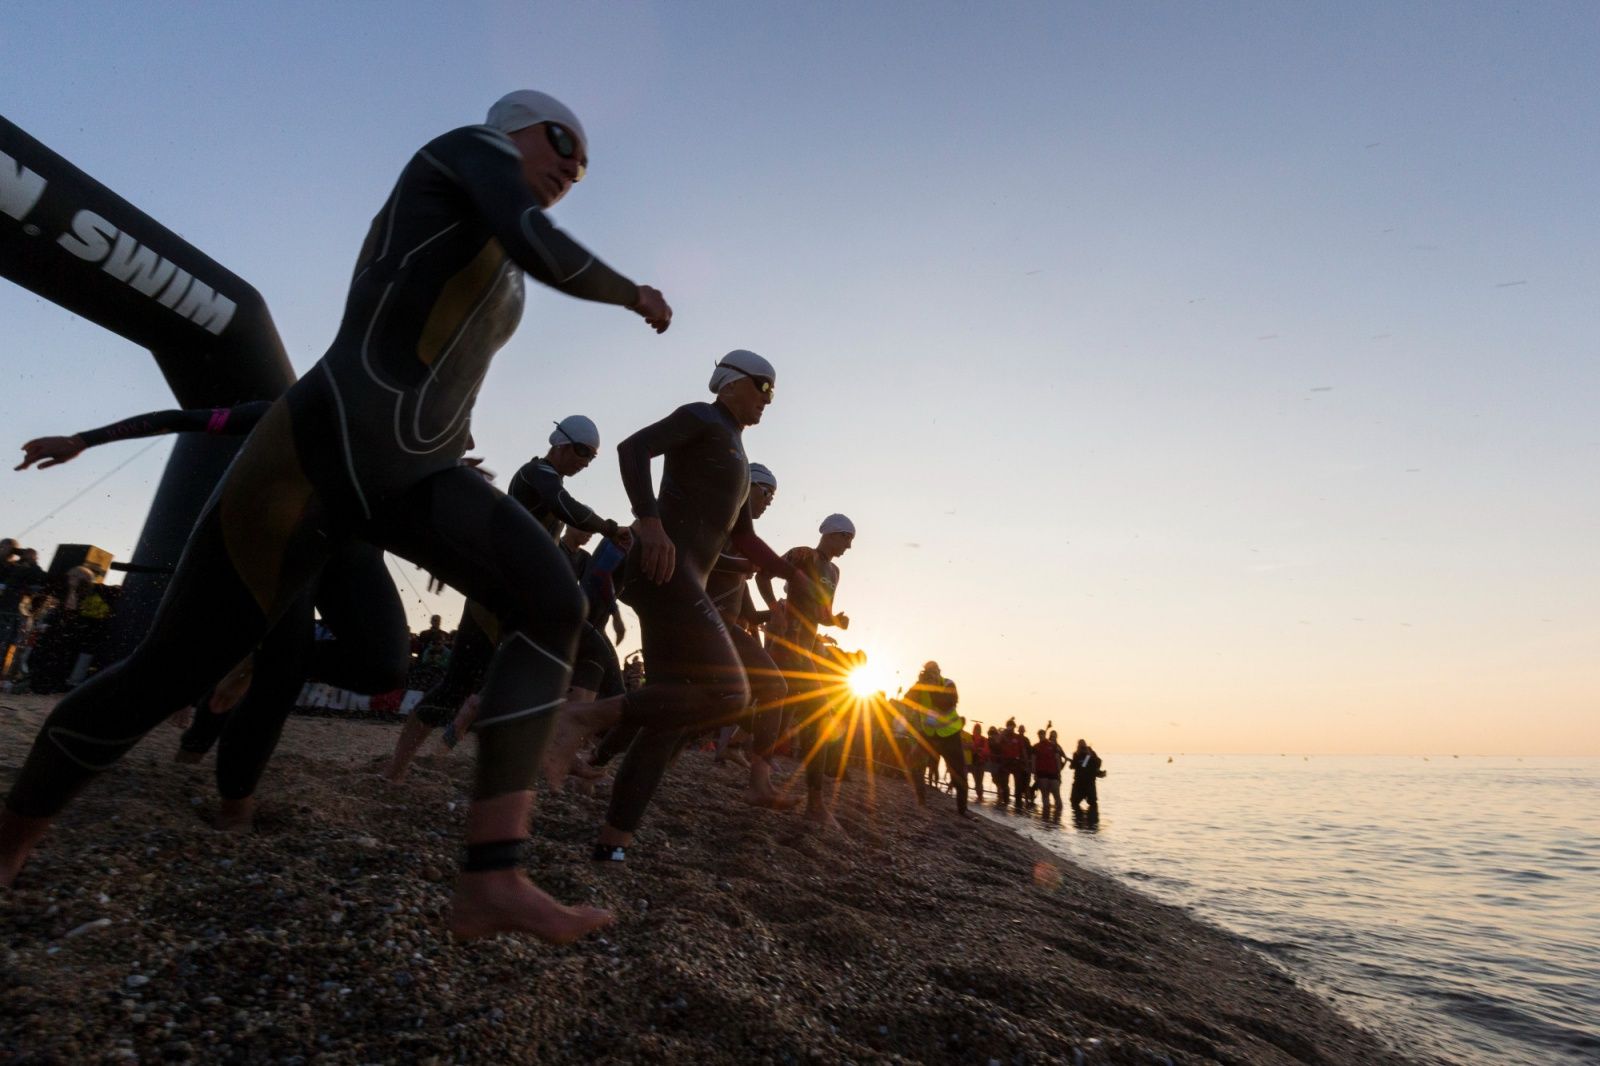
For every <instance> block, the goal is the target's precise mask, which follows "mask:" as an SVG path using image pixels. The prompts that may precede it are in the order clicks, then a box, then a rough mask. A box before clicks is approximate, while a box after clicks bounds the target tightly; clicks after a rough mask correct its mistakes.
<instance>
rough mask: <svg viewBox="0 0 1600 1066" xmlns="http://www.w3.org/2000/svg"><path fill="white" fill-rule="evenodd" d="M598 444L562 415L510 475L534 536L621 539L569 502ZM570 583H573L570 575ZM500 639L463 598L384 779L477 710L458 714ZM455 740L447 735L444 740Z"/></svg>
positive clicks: (583, 423)
mask: <svg viewBox="0 0 1600 1066" xmlns="http://www.w3.org/2000/svg"><path fill="white" fill-rule="evenodd" d="M599 448H600V431H599V429H598V428H597V427H596V426H595V424H594V422H593V421H591V420H590V419H589V418H587V417H585V416H584V415H569V416H568V417H566V418H564V419H562V420H561V421H560V422H558V423H556V428H555V429H554V430H552V431H551V432H550V450H549V451H548V452H546V453H545V454H544V455H543V456H540V457H537V458H534V459H531V460H529V461H528V462H527V463H524V464H523V465H522V467H521V468H520V469H519V470H518V471H517V472H516V474H514V475H513V476H512V478H511V484H510V495H511V498H512V499H514V500H516V501H517V502H518V503H520V504H521V505H522V506H523V507H524V508H525V509H526V510H527V512H528V514H529V515H531V516H532V517H533V519H534V520H535V521H536V522H538V523H539V525H540V526H541V527H542V532H540V533H538V534H536V536H539V537H541V538H543V539H544V540H546V541H549V542H552V543H553V542H554V540H555V539H556V538H557V537H559V536H560V534H561V528H562V525H563V524H566V525H570V526H573V527H575V528H578V529H588V530H593V531H596V532H604V533H606V534H607V535H608V536H613V537H618V536H620V537H622V538H623V539H624V540H626V539H628V534H627V533H626V532H625V531H622V530H619V529H618V527H617V523H616V522H614V521H612V520H611V519H608V518H601V517H600V516H599V515H597V514H596V513H595V512H594V510H593V509H591V508H589V507H585V506H584V505H583V504H581V503H579V502H578V501H577V500H575V499H573V498H572V495H571V494H570V493H568V492H567V490H566V486H565V484H564V480H563V479H564V478H566V476H567V475H569V474H577V473H580V472H581V471H583V470H584V468H586V467H587V466H588V465H589V464H590V463H591V462H593V461H594V457H595V455H596V453H597V452H598V451H599ZM562 558H563V559H565V556H564V555H563V556H562ZM567 572H570V570H569V571H567ZM571 583H572V585H573V586H574V587H576V585H577V581H576V579H575V578H574V579H572V581H571ZM583 628H587V622H584V623H583ZM500 637H501V628H500V624H499V622H498V621H497V620H496V618H495V615H494V612H493V611H491V610H490V609H489V608H488V607H487V606H486V605H484V604H483V603H480V602H478V601H477V600H471V599H469V600H468V601H467V603H466V604H465V605H464V606H463V608H462V611H461V621H460V623H459V624H458V625H457V626H456V639H455V644H454V646H453V647H452V649H451V652H450V664H449V665H448V666H447V667H446V668H445V673H444V676H443V677H442V678H440V679H439V681H438V683H437V684H435V685H434V686H433V687H432V688H431V689H429V690H428V692H427V693H426V694H425V695H424V696H423V697H422V700H421V702H420V703H418V704H417V708H416V710H415V711H414V712H413V713H412V714H411V717H409V718H407V719H406V722H405V724H404V725H403V726H401V728H400V735H399V736H398V737H396V738H395V742H394V754H393V756H392V757H391V759H390V761H389V767H388V769H387V770H386V771H385V775H386V776H387V777H388V778H389V780H391V781H395V782H399V781H401V780H403V779H404V778H405V775H406V771H407V770H408V769H409V768H410V766H411V760H412V759H413V758H415V757H416V753H417V751H418V750H419V749H420V748H421V747H422V744H423V743H424V742H425V741H426V740H427V738H428V734H429V733H431V732H432V731H433V730H435V729H437V728H439V727H441V726H448V725H452V724H453V725H455V727H456V728H455V729H454V730H453V731H452V732H453V733H455V734H459V732H460V731H461V730H464V729H466V728H467V727H468V726H469V725H471V724H473V723H475V722H476V720H477V718H478V715H479V714H481V713H482V701H481V700H480V701H479V702H478V704H477V711H476V712H475V713H469V714H466V715H464V716H462V715H458V712H459V711H460V710H461V707H462V704H463V703H464V702H465V701H466V700H467V698H468V697H470V696H471V695H472V694H473V693H474V692H477V691H478V690H479V688H481V687H482V685H483V682H484V677H485V676H486V674H487V672H488V669H489V664H490V662H491V661H492V660H493V658H494V653H495V648H496V647H497V646H498V645H499V643H500ZM593 695H594V694H593V693H592V692H591V693H589V695H588V697H586V698H593ZM454 739H455V737H454V736H452V738H451V740H450V742H451V743H453V742H454Z"/></svg>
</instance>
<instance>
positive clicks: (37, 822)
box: [0, 811, 50, 888]
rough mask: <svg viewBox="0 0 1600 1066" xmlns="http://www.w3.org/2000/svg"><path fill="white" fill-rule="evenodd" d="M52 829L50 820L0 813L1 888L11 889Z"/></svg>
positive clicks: (8, 812)
mask: <svg viewBox="0 0 1600 1066" xmlns="http://www.w3.org/2000/svg"><path fill="white" fill-rule="evenodd" d="M49 828H50V819H48V818H24V817H22V816H21V815H20V814H12V813H11V812H10V811H0V888H10V887H11V885H12V884H13V883H14V882H15V881H16V879H17V874H19V873H21V872H22V867H23V865H24V864H25V863H27V861H28V856H29V855H32V854H33V847H34V845H35V844H37V843H39V838H40V837H42V836H44V833H45V830H46V829H49Z"/></svg>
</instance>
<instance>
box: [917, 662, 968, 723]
mask: <svg viewBox="0 0 1600 1066" xmlns="http://www.w3.org/2000/svg"><path fill="white" fill-rule="evenodd" d="M905 698H906V701H907V702H908V703H911V704H912V705H913V706H915V707H916V708H917V710H919V711H921V712H922V715H921V719H922V720H921V721H920V722H919V723H918V727H919V728H920V729H921V730H922V732H923V734H924V735H925V736H930V737H953V736H955V735H956V734H957V733H959V732H961V726H962V720H961V716H960V715H959V714H957V713H956V704H957V703H958V702H959V700H960V697H959V696H958V695H957V693H956V683H955V682H954V681H951V680H949V679H948V678H945V677H941V676H939V675H938V674H933V675H931V676H930V675H929V674H928V673H926V672H924V674H923V675H922V676H921V677H919V678H917V683H916V684H915V685H912V686H911V690H910V691H909V692H907V693H906V696H905Z"/></svg>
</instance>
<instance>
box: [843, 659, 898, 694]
mask: <svg viewBox="0 0 1600 1066" xmlns="http://www.w3.org/2000/svg"><path fill="white" fill-rule="evenodd" d="M892 680H893V679H892V678H890V677H889V676H888V675H887V674H886V673H885V672H884V670H883V669H882V668H880V667H877V666H874V665H873V664H872V662H871V660H870V659H869V660H868V661H867V662H865V663H863V664H861V665H860V666H858V667H856V668H855V669H854V670H851V671H850V673H849V674H848V675H846V677H845V684H847V685H849V686H850V693H851V695H853V696H858V697H860V698H862V699H866V698H867V697H868V696H876V695H877V694H878V693H880V692H886V691H888V688H889V684H890V682H891V681H892Z"/></svg>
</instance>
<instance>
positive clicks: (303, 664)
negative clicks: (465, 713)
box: [17, 400, 409, 829]
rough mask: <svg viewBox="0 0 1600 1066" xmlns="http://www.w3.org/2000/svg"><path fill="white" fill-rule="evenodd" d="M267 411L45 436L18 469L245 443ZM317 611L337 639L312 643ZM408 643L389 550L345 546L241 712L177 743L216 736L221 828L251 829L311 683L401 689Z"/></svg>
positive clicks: (290, 622) (203, 719)
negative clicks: (117, 444)
mask: <svg viewBox="0 0 1600 1066" xmlns="http://www.w3.org/2000/svg"><path fill="white" fill-rule="evenodd" d="M271 406H272V403H271V401H269V400H256V401H251V402H249V403H242V404H238V405H236V406H233V407H216V408H201V409H195V410H167V411H150V412H147V413H145V414H140V415H134V416H133V417H131V418H125V419H123V420H121V421H120V422H113V423H112V424H111V425H109V426H101V427H100V428H98V429H87V430H83V431H81V432H79V433H75V434H73V435H71V436H69V437H39V438H36V439H34V440H30V441H28V442H27V443H26V444H24V445H23V446H22V451H23V460H22V462H21V463H20V464H18V466H17V469H18V470H25V469H27V468H28V467H29V466H31V465H33V464H34V463H38V464H39V467H40V469H45V468H48V467H52V466H59V465H60V464H62V463H65V462H68V461H70V460H72V459H73V458H75V457H77V456H78V455H79V454H80V453H81V452H83V451H84V449H86V448H93V447H96V446H98V445H101V444H107V443H110V442H112V441H122V440H135V439H138V438H143V437H154V436H159V435H162V434H166V433H201V432H203V433H210V434H217V435H223V436H244V435H245V434H247V433H249V432H250V431H251V430H253V429H254V428H255V426H256V424H257V423H258V422H260V421H261V418H262V416H264V415H265V414H266V413H267V411H268V409H269V408H270V407H271ZM313 607H315V609H316V610H319V611H320V612H321V613H322V616H323V621H324V622H326V623H327V625H328V627H329V628H330V629H332V630H333V631H334V633H335V635H336V636H337V637H338V639H337V640H332V641H317V640H314V639H313V621H312V618H313ZM408 636H409V634H408V632H407V629H406V617H405V610H404V608H403V607H402V606H401V604H400V598H399V596H398V594H397V593H396V591H395V587H394V582H393V581H392V580H390V578H389V574H388V571H387V570H386V569H385V567H384V563H383V553H382V552H380V551H379V550H378V549H376V548H374V547H373V546H372V545H370V544H367V543H364V542H362V541H358V540H352V541H349V542H347V543H346V544H343V545H341V546H340V547H339V548H338V549H337V550H336V551H335V552H334V555H333V557H332V558H331V559H330V560H329V562H328V565H327V566H326V567H325V568H324V569H323V571H322V573H321V574H320V575H319V576H318V579H317V584H316V588H315V590H314V591H313V592H311V593H308V594H306V595H302V596H301V597H299V598H297V599H296V600H295V601H294V604H293V606H292V607H291V608H290V609H289V610H288V611H286V612H285V613H284V615H283V617H282V618H280V619H279V620H278V621H277V623H276V624H275V625H274V626H273V627H272V629H271V631H270V632H269V633H268V634H267V635H266V636H265V637H264V638H262V641H261V643H260V644H259V645H258V646H257V647H256V649H255V651H254V654H253V655H252V656H251V657H250V658H251V659H252V660H253V662H249V663H247V664H246V668H245V670H244V671H242V673H243V678H244V683H245V684H246V685H248V686H249V687H248V691H246V692H245V693H244V696H243V698H242V699H241V700H239V701H238V704H237V706H235V707H233V709H232V710H231V711H227V712H226V713H221V714H211V713H205V712H204V711H202V713H200V714H199V715H197V716H196V717H195V720H194V722H193V724H192V725H190V727H189V729H188V730H187V731H186V732H185V733H184V735H183V739H182V740H181V741H180V758H184V756H188V758H184V761H198V759H199V757H200V756H202V755H204V754H205V753H206V752H207V751H208V750H210V748H211V745H212V744H213V743H216V742H217V740H218V739H219V737H220V739H221V744H220V746H219V747H218V750H217V767H216V773H217V791H218V793H219V794H220V795H221V797H222V816H221V820H220V823H221V825H222V826H223V827H224V828H233V829H242V828H247V827H248V826H249V824H250V820H251V816H252V814H253V811H254V799H253V797H254V794H255V790H256V785H257V784H258V782H259V781H260V779H261V774H262V771H263V770H265V769H266V765H267V761H268V760H269V759H270V758H271V757H272V753H273V751H274V750H275V749H276V747H277V744H278V738H279V736H280V735H281V733H282V731H283V725H284V722H285V721H286V720H287V718H288V716H289V713H290V711H291V710H292V709H293V707H294V700H295V696H296V695H297V694H298V693H299V692H300V688H301V686H302V685H304V684H305V681H306V678H307V676H312V677H316V678H317V679H319V680H321V681H324V682H326V683H328V684H330V685H335V686H337V687H339V688H347V689H351V690H353V691H356V692H363V693H373V692H387V691H389V690H391V689H394V688H398V687H399V686H400V685H401V684H403V683H404V680H405V675H406V666H407V658H408V656H407V649H406V644H407V639H408ZM236 673H237V672H236ZM213 680H216V679H213Z"/></svg>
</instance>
